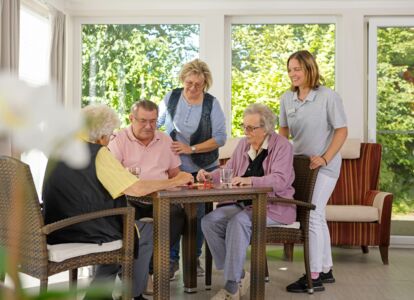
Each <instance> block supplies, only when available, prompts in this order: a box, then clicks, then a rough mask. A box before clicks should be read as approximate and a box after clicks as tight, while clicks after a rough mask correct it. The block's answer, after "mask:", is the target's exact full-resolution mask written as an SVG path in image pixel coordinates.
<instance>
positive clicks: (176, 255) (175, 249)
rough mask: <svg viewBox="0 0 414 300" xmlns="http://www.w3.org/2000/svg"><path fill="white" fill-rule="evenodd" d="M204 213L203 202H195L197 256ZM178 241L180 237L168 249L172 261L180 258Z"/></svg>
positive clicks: (195, 174)
mask: <svg viewBox="0 0 414 300" xmlns="http://www.w3.org/2000/svg"><path fill="white" fill-rule="evenodd" d="M217 168H218V166H216V167H213V168H210V169H207V170H206V171H207V172H211V171H213V170H215V169H217ZM192 175H193V177H194V180H196V176H197V173H192ZM205 214H206V209H205V206H204V203H199V204H197V236H196V245H197V252H196V254H197V257H200V256H201V248H202V247H203V242H204V235H203V231H202V230H201V219H202V218H203V217H204V215H205ZM180 241H181V239H178V240H177V242H176V243H175V244H174V246H172V248H171V250H170V260H172V261H179V260H180Z"/></svg>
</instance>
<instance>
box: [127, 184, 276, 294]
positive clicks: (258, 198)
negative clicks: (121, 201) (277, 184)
mask: <svg viewBox="0 0 414 300" xmlns="http://www.w3.org/2000/svg"><path fill="white" fill-rule="evenodd" d="M271 191H272V188H270V187H262V188H257V187H256V188H255V187H251V186H242V187H239V186H232V187H225V186H221V185H214V187H213V188H211V189H205V188H204V187H202V186H200V187H198V188H189V187H178V188H174V189H169V190H163V191H158V192H155V193H153V194H151V195H150V196H148V197H140V198H135V197H130V196H129V197H128V200H129V201H131V202H134V201H145V202H149V203H153V218H154V257H153V263H154V266H153V269H154V296H153V299H169V298H170V280H169V276H170V272H169V269H170V242H169V241H170V237H169V226H170V220H169V218H170V204H171V203H181V204H183V205H184V208H185V210H186V213H187V226H186V229H185V232H184V235H183V275H184V287H185V290H186V291H187V292H195V291H196V290H195V289H196V287H197V271H196V268H197V267H196V264H197V257H196V229H197V226H196V220H197V203H211V202H223V201H229V200H245V199H252V200H253V214H252V223H253V224H252V226H253V227H252V241H251V249H252V252H251V269H250V270H251V286H250V299H256V300H260V299H264V295H265V280H264V278H265V267H266V266H265V263H266V239H265V229H266V194H267V193H268V192H271Z"/></svg>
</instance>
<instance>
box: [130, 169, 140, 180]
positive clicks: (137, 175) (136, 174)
mask: <svg viewBox="0 0 414 300" xmlns="http://www.w3.org/2000/svg"><path fill="white" fill-rule="evenodd" d="M128 171H129V172H130V173H132V174H134V175H135V176H136V177H138V178H139V175H140V174H141V168H140V167H129V168H128Z"/></svg>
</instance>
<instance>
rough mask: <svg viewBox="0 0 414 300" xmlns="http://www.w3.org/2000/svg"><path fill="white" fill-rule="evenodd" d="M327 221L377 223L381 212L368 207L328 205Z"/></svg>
mask: <svg viewBox="0 0 414 300" xmlns="http://www.w3.org/2000/svg"><path fill="white" fill-rule="evenodd" d="M326 220H327V221H336V222H376V221H378V220H379V210H378V208H376V207H372V206H366V205H327V206H326Z"/></svg>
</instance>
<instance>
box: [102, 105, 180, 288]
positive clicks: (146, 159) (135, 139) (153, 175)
mask: <svg viewBox="0 0 414 300" xmlns="http://www.w3.org/2000/svg"><path fill="white" fill-rule="evenodd" d="M157 118H158V106H157V105H156V104H155V103H154V102H152V101H149V100H140V101H137V102H135V103H134V104H133V105H132V107H131V113H130V115H129V119H130V121H131V125H130V126H128V127H127V128H125V129H123V130H121V131H119V132H118V133H117V134H116V135H115V136H114V137H113V138H112V140H111V141H110V143H109V145H108V148H109V150H110V151H111V153H112V154H113V155H114V156H115V157H116V158H117V159H118V160H119V161H120V162H121V164H122V165H123V166H124V167H125V168H128V169H130V170H131V169H132V168H136V169H138V170H140V172H139V174H137V175H138V176H139V178H140V179H146V180H147V179H168V178H172V177H174V176H176V175H177V174H178V173H179V172H180V169H179V166H180V165H181V161H180V158H179V156H178V155H177V154H175V153H173V152H172V151H171V144H172V139H171V138H170V136H168V135H167V134H165V133H163V132H161V131H158V130H157V125H156V124H157ZM170 212H171V213H170V246H171V247H172V245H174V244H175V242H176V241H178V240H179V238H180V235H181V234H182V231H183V228H184V222H185V213H184V210H183V209H182V208H181V206H179V205H171V210H170ZM136 215H137V218H141V217H149V216H152V205H148V204H141V205H139V206H138V207H136ZM150 273H152V272H151V270H150ZM150 286H151V284H149V286H148V288H150ZM148 288H147V291H146V292H147V293H151V291H150V290H148Z"/></svg>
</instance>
